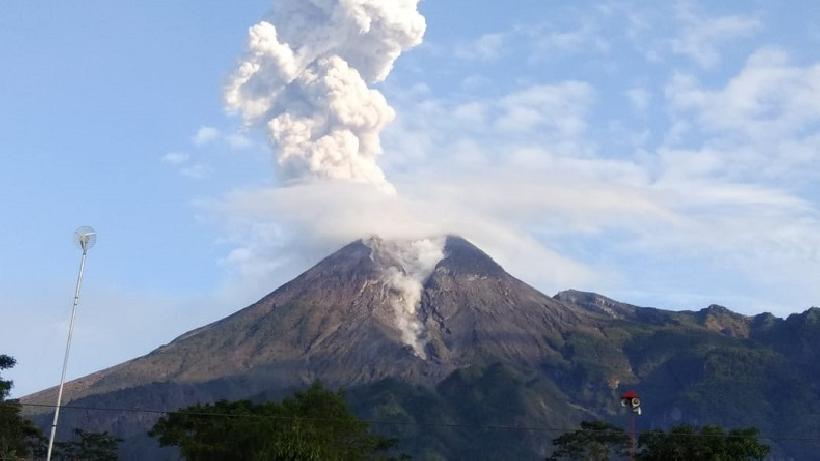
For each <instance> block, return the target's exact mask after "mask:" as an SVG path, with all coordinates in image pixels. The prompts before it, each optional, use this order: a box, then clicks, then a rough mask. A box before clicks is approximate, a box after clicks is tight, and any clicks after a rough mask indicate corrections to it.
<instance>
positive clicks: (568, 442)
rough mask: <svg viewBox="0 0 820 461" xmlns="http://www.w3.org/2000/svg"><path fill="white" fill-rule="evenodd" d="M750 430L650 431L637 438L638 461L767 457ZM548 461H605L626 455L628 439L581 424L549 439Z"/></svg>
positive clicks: (597, 424)
mask: <svg viewBox="0 0 820 461" xmlns="http://www.w3.org/2000/svg"><path fill="white" fill-rule="evenodd" d="M758 435H759V434H758V430H757V429H756V428H753V427H748V428H742V429H732V430H730V431H728V432H727V431H726V430H725V429H724V428H722V427H720V426H713V425H712V426H703V427H701V428H696V427H693V426H689V425H679V426H675V427H672V428H670V429H669V430H668V431H663V430H660V429H653V430H650V431H647V432H644V433H643V434H641V435H640V437H639V439H638V447H637V453H636V459H637V460H639V461H689V460H695V459H697V460H704V461H760V460H763V459H764V458H765V457H766V456H767V455H768V454H769V447H768V445H765V444H762V443H760V442H759V441H758ZM552 443H553V445H555V451H554V452H553V454H552V456H551V457H549V458H547V460H548V461H558V460H585V461H605V460H609V459H622V458H624V457H626V456H627V455H628V454H629V449H630V445H631V443H632V442H631V440H630V438H629V436H628V435H627V434H626V433H625V432H624V430H623V429H621V428H619V427H616V426H613V425H611V424H610V423H607V422H605V421H584V422H582V423H581V427H580V428H579V429H576V430H575V431H573V432H568V433H566V434H564V435H562V436H560V437H558V438H557V439H555V440H553V442H552Z"/></svg>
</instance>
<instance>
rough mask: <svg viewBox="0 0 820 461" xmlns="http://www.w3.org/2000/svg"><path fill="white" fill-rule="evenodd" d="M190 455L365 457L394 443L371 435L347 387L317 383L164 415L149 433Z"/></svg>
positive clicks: (198, 458) (202, 460)
mask: <svg viewBox="0 0 820 461" xmlns="http://www.w3.org/2000/svg"><path fill="white" fill-rule="evenodd" d="M149 435H151V436H152V437H155V438H157V439H158V441H159V443H160V445H161V446H177V447H179V449H180V451H181V453H182V455H183V456H184V457H185V459H187V460H190V461H210V460H223V459H245V460H364V459H374V458H376V457H378V456H379V455H382V456H386V455H387V453H388V452H389V450H390V449H391V448H392V447H393V445H394V443H393V441H391V440H388V439H384V438H382V437H378V436H374V435H371V434H370V433H369V431H368V424H367V423H366V422H364V421H361V420H360V419H358V418H357V417H356V416H354V415H353V414H351V413H350V411H349V410H348V408H347V404H346V403H345V400H344V397H343V394H342V393H341V392H333V391H329V390H327V389H325V388H324V387H322V385H321V384H318V383H314V384H313V385H312V386H311V387H310V388H308V389H307V390H305V391H302V392H297V393H296V394H295V395H294V396H293V397H288V398H285V399H284V400H282V401H281V402H275V401H271V402H265V403H261V404H256V403H253V402H251V401H249V400H239V401H226V400H221V401H218V402H216V403H214V404H207V405H195V406H191V407H187V408H185V409H182V410H180V411H178V412H174V413H171V414H169V415H168V416H166V417H163V418H160V420H159V421H157V423H156V424H155V425H154V427H153V428H152V429H151V431H150V432H149Z"/></svg>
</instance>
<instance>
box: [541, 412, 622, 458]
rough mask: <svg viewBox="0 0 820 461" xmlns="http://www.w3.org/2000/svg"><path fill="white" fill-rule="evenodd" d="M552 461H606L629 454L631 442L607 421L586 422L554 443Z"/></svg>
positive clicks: (619, 429) (620, 430)
mask: <svg viewBox="0 0 820 461" xmlns="http://www.w3.org/2000/svg"><path fill="white" fill-rule="evenodd" d="M552 444H553V445H555V451H554V452H553V453H552V456H550V457H549V458H547V460H548V461H552V460H556V461H557V460H562V459H568V460H585V461H606V460H608V459H610V457H611V456H616V457H623V456H626V455H627V454H628V453H629V448H630V445H631V440H630V438H629V436H628V435H627V434H626V433H625V432H624V430H623V429H621V428H620V427H617V426H613V425H612V424H609V423H607V422H606V421H584V422H582V423H581V427H580V428H579V429H576V430H575V431H573V432H569V433H566V434H564V435H562V436H560V437H558V438H557V439H555V440H553V441H552Z"/></svg>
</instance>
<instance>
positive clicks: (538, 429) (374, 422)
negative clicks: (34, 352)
mask: <svg viewBox="0 0 820 461" xmlns="http://www.w3.org/2000/svg"><path fill="white" fill-rule="evenodd" d="M18 405H20V406H25V407H33V408H55V407H56V405H48V404H35V403H18ZM62 409H64V410H79V411H100V412H116V413H145V414H158V415H171V414H179V415H186V416H201V417H220V418H254V419H274V420H295V419H299V420H303V421H317V422H347V421H348V420H345V419H340V418H317V417H297V416H278V415H254V414H247V413H239V414H234V413H217V412H193V411H185V410H155V409H140V408H100V407H83V406H73V405H69V406H66V405H64V406H62ZM359 421H362V422H365V423H368V424H371V425H383V426H418V427H439V428H465V429H479V430H517V431H530V432H562V433H563V432H571V431H576V430H579V427H556V426H513V425H503V424H460V423H424V422H417V421H386V420H375V419H359ZM584 430H586V431H590V432H599V433H611V434H613V435H615V434H620V433H621V432H619V431H614V430H612V429H584ZM652 430H654V429H646V430H644V431H641V433H647V432H651V431H652ZM663 434H664V436H674V437H720V438H739V439H745V438H748V436H743V435H731V434H729V433H728V432H727V433H725V434H722V435H721V434H698V433H693V434H679V433H677V434H676V433H669V432H664V433H663ZM758 438H760V439H763V440H770V441H790V442H817V443H820V437H793V436H767V435H764V434H760V435H758Z"/></svg>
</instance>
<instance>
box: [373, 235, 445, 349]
mask: <svg viewBox="0 0 820 461" xmlns="http://www.w3.org/2000/svg"><path fill="white" fill-rule="evenodd" d="M444 243H445V238H444V237H438V238H427V239H419V240H389V241H383V240H379V239H376V238H371V239H369V240H368V241H367V244H368V245H369V246H370V248H372V249H373V251H374V252H375V251H377V252H379V253H381V255H382V256H383V257H386V259H387V260H388V261H390V262H391V263H392V264H391V265H390V266H388V267H386V268H385V269H384V273H383V274H382V279H383V280H384V282H385V284H386V285H387V286H388V287H389V288H390V289H391V290H392V291H393V292H392V293H391V296H390V304H391V306H392V307H393V313H394V315H395V318H394V320H395V325H394V326H395V327H396V328H397V329H398V330H399V332H400V333H401V340H402V341H403V342H404V343H405V344H407V345H408V346H410V347H412V348H413V352H414V353H415V354H416V355H417V356H419V357H421V358H426V355H427V354H426V353H425V351H424V345H425V340H424V333H425V329H424V325H423V324H422V323H421V321H420V320H419V307H420V306H421V294H422V292H423V291H424V282H425V281H426V280H427V278H428V277H429V276H430V274H431V273H432V272H433V270H434V269H435V268H436V264H438V263H439V261H441V260H442V259H443V258H444Z"/></svg>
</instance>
